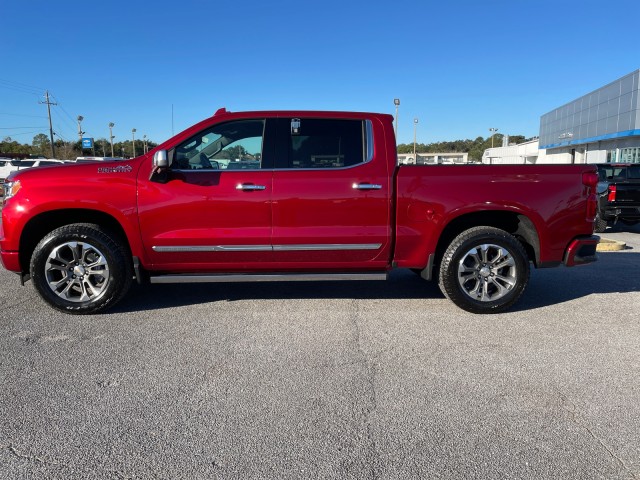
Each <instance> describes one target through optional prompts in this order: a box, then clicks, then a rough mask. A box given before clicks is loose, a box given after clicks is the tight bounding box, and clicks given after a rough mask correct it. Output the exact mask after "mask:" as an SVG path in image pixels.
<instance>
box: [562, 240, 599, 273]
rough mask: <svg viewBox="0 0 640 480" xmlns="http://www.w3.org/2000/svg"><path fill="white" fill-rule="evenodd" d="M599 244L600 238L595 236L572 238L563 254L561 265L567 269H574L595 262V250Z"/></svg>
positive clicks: (596, 256) (596, 258) (596, 257)
mask: <svg viewBox="0 0 640 480" xmlns="http://www.w3.org/2000/svg"><path fill="white" fill-rule="evenodd" d="M599 242H600V237H598V236H597V235H590V236H584V237H577V238H574V239H573V240H572V241H571V243H569V246H568V247H567V249H566V250H565V252H564V260H563V262H562V263H564V264H565V265H566V266H567V267H575V266H576V265H587V264H588V263H593V262H595V261H597V260H598V255H597V254H596V248H597V247H598V243H599Z"/></svg>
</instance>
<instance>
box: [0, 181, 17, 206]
mask: <svg viewBox="0 0 640 480" xmlns="http://www.w3.org/2000/svg"><path fill="white" fill-rule="evenodd" d="M2 189H3V192H4V197H3V199H2V203H6V201H7V200H9V199H10V198H11V197H13V196H14V195H15V194H16V193H18V190H20V180H16V181H14V182H5V183H3V184H2Z"/></svg>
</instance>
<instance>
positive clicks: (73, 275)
mask: <svg viewBox="0 0 640 480" xmlns="http://www.w3.org/2000/svg"><path fill="white" fill-rule="evenodd" d="M30 267H31V268H30V273H31V279H32V280H33V283H34V285H35V287H36V290H37V291H38V293H39V294H40V296H41V297H42V298H43V299H44V300H45V301H46V302H47V303H48V304H49V305H51V306H52V307H53V308H55V309H57V310H60V311H63V312H66V313H75V314H86V313H97V312H99V311H102V310H105V309H106V308H108V307H111V306H113V305H115V304H116V303H117V302H118V301H119V300H120V299H121V298H122V297H123V296H124V294H125V293H126V292H127V291H128V289H129V287H130V285H131V281H132V278H133V269H132V266H131V262H130V261H129V260H128V258H127V249H126V247H125V246H124V245H123V243H122V242H121V241H120V240H119V239H118V237H117V236H115V235H113V234H112V233H110V232H107V231H105V230H103V229H102V228H101V227H100V226H98V225H93V224H86V223H76V224H71V225H65V226H63V227H60V228H57V229H56V230H54V231H52V232H51V233H49V234H48V235H47V236H46V237H44V238H43V239H42V240H41V241H40V243H38V245H37V246H36V248H35V250H34V252H33V255H32V256H31V265H30Z"/></svg>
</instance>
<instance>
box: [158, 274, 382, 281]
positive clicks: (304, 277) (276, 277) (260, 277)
mask: <svg viewBox="0 0 640 480" xmlns="http://www.w3.org/2000/svg"><path fill="white" fill-rule="evenodd" d="M386 279H387V273H386V272H383V273H303V274H299V273H291V274H289V273H284V274H264V273H252V274H249V273H237V274H215V275H198V274H183V275H158V276H156V277H153V276H152V277H150V278H149V281H150V282H151V283H215V282H220V283H222V282H225V283H235V282H317V281H321V282H335V281H342V280H376V281H381V280H386Z"/></svg>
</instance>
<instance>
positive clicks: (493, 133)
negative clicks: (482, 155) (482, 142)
mask: <svg viewBox="0 0 640 480" xmlns="http://www.w3.org/2000/svg"><path fill="white" fill-rule="evenodd" d="M489 131H490V132H491V148H493V136H494V135H495V133H496V132H497V131H498V129H497V128H490V129H489Z"/></svg>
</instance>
